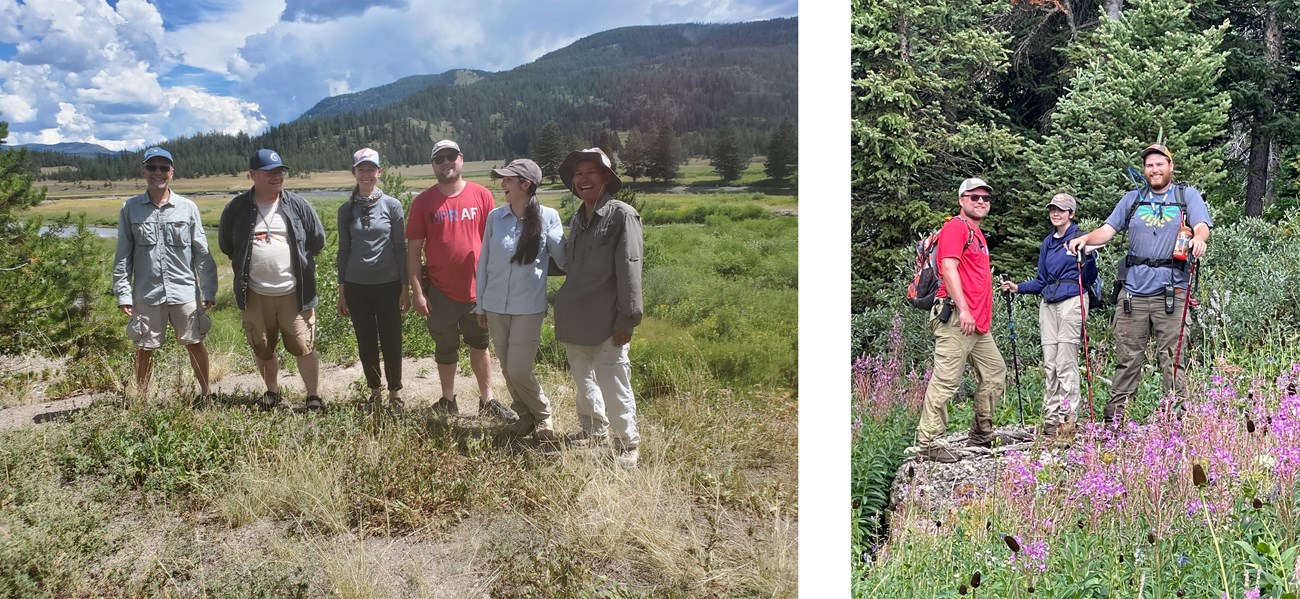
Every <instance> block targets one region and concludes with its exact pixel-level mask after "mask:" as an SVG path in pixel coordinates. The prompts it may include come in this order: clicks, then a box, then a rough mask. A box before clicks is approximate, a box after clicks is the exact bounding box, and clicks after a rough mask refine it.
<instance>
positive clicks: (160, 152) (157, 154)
mask: <svg viewBox="0 0 1300 599" xmlns="http://www.w3.org/2000/svg"><path fill="white" fill-rule="evenodd" d="M150 158H166V159H167V162H170V163H172V164H176V161H175V160H172V153H171V152H168V151H167V150H164V149H162V148H149V149H148V150H145V151H144V159H142V160H141V161H140V164H144V163H146V162H149V159H150Z"/></svg>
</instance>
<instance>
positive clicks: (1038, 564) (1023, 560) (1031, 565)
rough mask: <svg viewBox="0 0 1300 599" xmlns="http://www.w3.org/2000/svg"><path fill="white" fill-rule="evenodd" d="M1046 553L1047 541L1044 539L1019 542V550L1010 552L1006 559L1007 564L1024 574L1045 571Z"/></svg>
mask: <svg viewBox="0 0 1300 599" xmlns="http://www.w3.org/2000/svg"><path fill="white" fill-rule="evenodd" d="M1047 553H1048V550H1047V542H1045V541H1034V542H1032V543H1021V544H1020V551H1018V552H1015V553H1012V554H1011V557H1010V558H1008V559H1007V565H1008V566H1010V567H1011V569H1012V570H1014V571H1017V572H1023V573H1026V574H1034V573H1038V572H1046V571H1047V558H1048V555H1047Z"/></svg>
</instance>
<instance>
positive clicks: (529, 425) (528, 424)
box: [506, 414, 537, 437]
mask: <svg viewBox="0 0 1300 599" xmlns="http://www.w3.org/2000/svg"><path fill="white" fill-rule="evenodd" d="M536 429H537V421H536V420H533V417H532V415H531V414H529V415H527V416H524V417H522V418H519V420H517V421H515V423H514V424H512V425H510V426H509V427H507V428H506V430H508V431H510V434H512V435H514V436H516V437H527V436H528V435H531V434H533V433H534V432H535V431H536Z"/></svg>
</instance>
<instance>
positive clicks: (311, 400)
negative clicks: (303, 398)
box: [307, 395, 325, 412]
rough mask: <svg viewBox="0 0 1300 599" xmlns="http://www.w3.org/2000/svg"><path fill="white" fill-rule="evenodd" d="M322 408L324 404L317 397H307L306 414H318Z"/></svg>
mask: <svg viewBox="0 0 1300 599" xmlns="http://www.w3.org/2000/svg"><path fill="white" fill-rule="evenodd" d="M324 407H325V402H323V401H321V399H320V396H319V395H308V396H307V411H308V412H319V411H321V409H323V408H324Z"/></svg>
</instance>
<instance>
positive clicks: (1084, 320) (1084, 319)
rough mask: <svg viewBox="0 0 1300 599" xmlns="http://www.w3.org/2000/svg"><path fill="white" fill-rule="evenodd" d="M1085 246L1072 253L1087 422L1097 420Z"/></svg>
mask: <svg viewBox="0 0 1300 599" xmlns="http://www.w3.org/2000/svg"><path fill="white" fill-rule="evenodd" d="M1086 249H1087V246H1084V247H1080V248H1079V250H1078V251H1076V252H1075V253H1074V260H1075V262H1076V264H1077V266H1078V274H1079V331H1080V332H1079V336H1080V337H1082V338H1083V372H1084V375H1085V380H1087V381H1088V417H1089V420H1088V422H1092V423H1096V422H1097V408H1096V407H1094V404H1093V401H1092V357H1091V355H1090V354H1089V352H1088V295H1087V292H1085V291H1084V288H1083V253H1084V251H1086Z"/></svg>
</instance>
